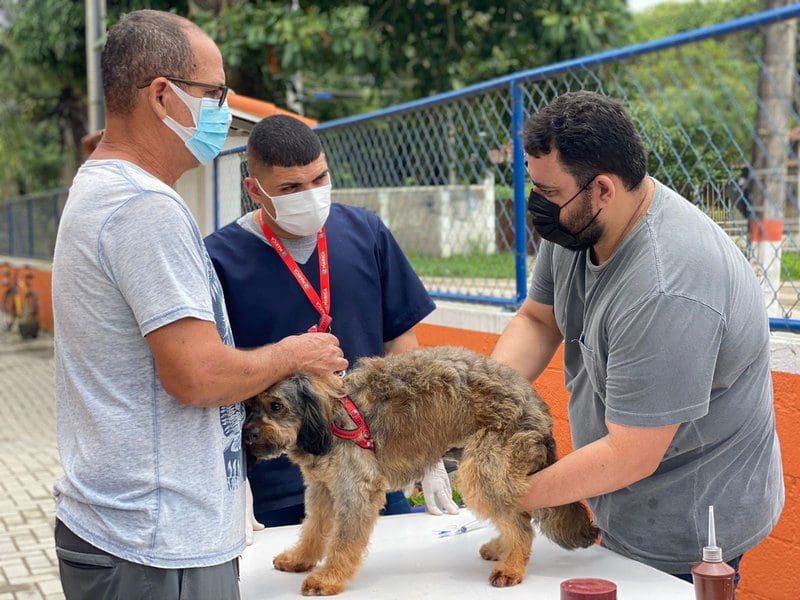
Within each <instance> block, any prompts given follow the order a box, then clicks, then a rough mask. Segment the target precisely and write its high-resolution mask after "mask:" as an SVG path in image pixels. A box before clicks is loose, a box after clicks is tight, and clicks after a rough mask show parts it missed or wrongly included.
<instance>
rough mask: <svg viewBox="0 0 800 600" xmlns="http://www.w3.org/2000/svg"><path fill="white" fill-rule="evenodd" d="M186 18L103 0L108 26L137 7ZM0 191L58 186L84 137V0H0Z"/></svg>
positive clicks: (143, 2) (145, 2)
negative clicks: (0, 23)
mask: <svg viewBox="0 0 800 600" xmlns="http://www.w3.org/2000/svg"><path fill="white" fill-rule="evenodd" d="M145 7H146V8H159V9H174V10H177V11H178V12H180V11H183V12H185V11H186V10H187V9H188V7H187V5H186V2H185V1H180V0H178V1H167V0H161V1H158V0H156V1H153V0H116V1H115V0H107V9H108V19H109V22H111V23H113V22H115V21H116V20H117V19H118V18H119V16H120V15H121V14H123V13H126V12H129V11H131V10H136V9H139V8H145ZM0 9H2V10H3V12H4V13H5V15H6V18H7V20H8V22H9V26H8V27H7V29H5V30H4V31H0V72H2V73H3V77H2V78H0V93H2V97H3V99H4V100H3V101H2V102H0V191H2V192H3V195H13V194H21V193H27V192H30V191H37V190H42V189H47V188H51V187H55V186H58V185H63V184H64V183H66V182H69V180H70V179H71V178H72V174H73V173H74V170H75V168H76V166H77V165H78V164H79V162H80V158H81V157H80V149H79V144H80V139H81V137H82V136H83V135H84V134H85V133H86V121H87V117H86V67H85V57H86V50H85V42H84V2H83V0H0Z"/></svg>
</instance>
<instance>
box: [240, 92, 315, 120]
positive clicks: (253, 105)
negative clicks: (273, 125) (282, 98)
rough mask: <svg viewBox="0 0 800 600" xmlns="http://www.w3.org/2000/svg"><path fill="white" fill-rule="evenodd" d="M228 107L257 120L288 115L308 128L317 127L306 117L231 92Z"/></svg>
mask: <svg viewBox="0 0 800 600" xmlns="http://www.w3.org/2000/svg"><path fill="white" fill-rule="evenodd" d="M228 106H230V107H231V108H235V109H236V110H240V111H243V112H246V113H248V114H251V115H253V116H254V117H257V118H259V119H263V118H265V117H271V116H272V115H289V116H290V117H295V118H296V119H299V120H300V121H302V122H303V123H305V124H306V125H308V126H309V127H316V125H317V121H315V120H314V119H309V118H308V117H303V116H301V115H298V114H296V113H293V112H291V111H288V110H286V109H283V108H280V107H279V106H276V105H275V104H272V102H264V101H263V100H257V99H255V98H249V97H248V96H242V95H241V94H235V93H233V92H231V93H230V94H228Z"/></svg>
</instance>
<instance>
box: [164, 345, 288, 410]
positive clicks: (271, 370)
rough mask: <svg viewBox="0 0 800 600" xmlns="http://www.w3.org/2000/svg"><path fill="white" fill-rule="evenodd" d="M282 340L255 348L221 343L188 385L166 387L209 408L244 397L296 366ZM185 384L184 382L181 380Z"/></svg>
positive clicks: (268, 385) (255, 392) (189, 402)
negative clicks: (177, 388)
mask: <svg viewBox="0 0 800 600" xmlns="http://www.w3.org/2000/svg"><path fill="white" fill-rule="evenodd" d="M297 367H298V365H297V363H296V361H295V359H294V357H293V356H292V355H291V353H288V352H286V351H285V350H284V349H283V348H282V346H281V343H280V342H278V343H276V344H270V345H269V346H262V347H260V348H256V349H254V350H237V349H235V348H232V347H230V346H223V345H220V346H218V347H217V348H215V351H214V352H213V353H212V354H211V355H210V356H208V357H206V358H204V359H203V361H202V365H200V366H199V369H198V373H199V375H198V377H196V381H194V382H193V383H191V384H189V385H188V386H186V387H187V388H188V389H183V390H167V391H168V392H169V393H170V394H172V395H173V396H175V397H176V398H177V399H178V400H180V401H181V402H185V403H187V404H191V405H193V406H198V407H203V408H211V407H215V406H225V405H228V404H234V403H236V402H240V401H242V400H246V399H247V398H250V397H252V396H255V395H256V394H258V393H260V392H262V391H264V390H265V389H267V388H268V387H270V386H271V385H273V384H274V383H277V382H278V381H280V380H281V379H283V378H285V377H288V376H289V375H290V374H292V373H293V372H294V371H296V370H297ZM184 385H186V384H184Z"/></svg>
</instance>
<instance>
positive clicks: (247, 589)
mask: <svg viewBox="0 0 800 600" xmlns="http://www.w3.org/2000/svg"><path fill="white" fill-rule="evenodd" d="M472 520H473V517H472V515H471V514H470V513H469V512H468V511H466V510H464V509H462V510H461V513H460V514H459V515H452V516H451V515H444V516H441V517H435V516H433V515H428V514H420V513H414V514H410V515H397V516H389V517H381V518H380V519H378V523H377V525H376V526H375V531H374V532H373V534H372V539H371V540H370V545H369V551H368V553H367V556H366V558H365V559H364V564H363V566H362V567H361V570H360V571H359V572H358V574H357V575H356V577H355V579H353V580H351V581H349V582H348V584H347V587H346V588H345V591H344V592H343V593H342V594H340V595H339V596H337V597H340V598H347V599H350V598H370V599H393V598H398V599H399V598H402V599H404V600H405V599H409V600H411V599H417V598H435V599H437V600H438V599H447V598H456V599H458V600H467V599H469V598H480V599H482V600H483V599H485V598H503V599H513V598H526V599H527V600H531V599H533V598H535V599H536V600H559V598H560V584H561V582H562V581H563V580H565V579H571V578H574V577H597V578H601V579H609V580H611V581H613V582H615V583H616V584H617V594H618V597H619V598H620V600H634V599H641V598H647V600H662V599H663V600H694V597H695V596H694V591H693V587H692V586H691V585H690V584H688V583H686V582H684V581H681V580H680V579H678V578H676V577H673V576H671V575H668V574H666V573H662V572H661V571H658V570H656V569H653V568H651V567H648V566H646V565H643V564H641V563H638V562H636V561H633V560H630V559H627V558H624V557H622V556H620V555H618V554H615V553H614V552H611V551H610V550H606V549H605V548H602V547H600V546H599V545H595V546H593V547H591V548H588V549H586V550H575V551H574V552H570V551H568V550H564V549H562V548H560V547H559V546H556V545H555V544H553V543H552V542H550V540H548V539H547V538H545V537H544V536H542V535H537V536H536V539H535V540H534V543H533V554H532V555H531V560H530V562H529V563H528V569H527V575H526V577H525V579H523V581H522V583H520V584H519V585H517V586H514V587H510V588H494V587H492V586H491V584H490V583H489V573H491V571H492V567H493V565H494V564H495V563H492V562H489V561H485V560H483V559H482V558H481V557H480V555H479V554H478V549H479V548H480V546H481V544H483V543H484V542H486V541H488V540H490V539H491V538H492V537H494V535H495V529H494V528H493V527H492V526H488V527H485V528H483V529H479V530H476V531H470V532H467V533H465V534H462V535H456V536H452V537H446V538H439V537H437V536H436V534H435V533H434V532H435V531H436V530H440V529H451V528H455V527H458V526H460V525H463V524H465V523H467V522H470V521H472ZM298 530H299V526H297V525H294V526H290V527H275V528H271V529H266V530H264V531H258V532H256V533H255V540H254V542H253V545H252V546H250V547H248V548H247V549H246V550H245V552H244V554H243V555H242V562H241V593H242V600H262V599H264V600H266V599H270V600H272V599H274V598H300V597H302V596H301V594H300V586H301V584H302V582H303V579H304V578H305V575H306V574H304V573H283V572H281V571H277V570H276V569H275V568H274V567H273V566H272V559H273V557H274V556H275V555H277V554H278V553H280V552H282V551H283V550H286V549H287V548H289V547H290V546H292V545H293V544H294V543H295V541H296V540H297V536H298Z"/></svg>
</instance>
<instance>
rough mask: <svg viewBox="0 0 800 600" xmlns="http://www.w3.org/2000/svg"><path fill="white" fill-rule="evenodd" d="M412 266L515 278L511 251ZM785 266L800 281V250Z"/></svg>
mask: <svg viewBox="0 0 800 600" xmlns="http://www.w3.org/2000/svg"><path fill="white" fill-rule="evenodd" d="M408 259H409V260H410V261H411V265H412V266H413V267H414V270H415V271H416V272H417V275H419V276H420V277H461V278H465V279H466V278H475V279H514V277H515V275H514V255H513V254H512V253H511V252H501V253H498V254H470V255H467V256H451V257H449V258H435V257H432V256H425V255H422V254H416V253H411V254H409V255H408ZM781 260H782V262H783V269H782V270H781V278H782V279H784V280H791V281H800V252H783V253H782V254H781Z"/></svg>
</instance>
